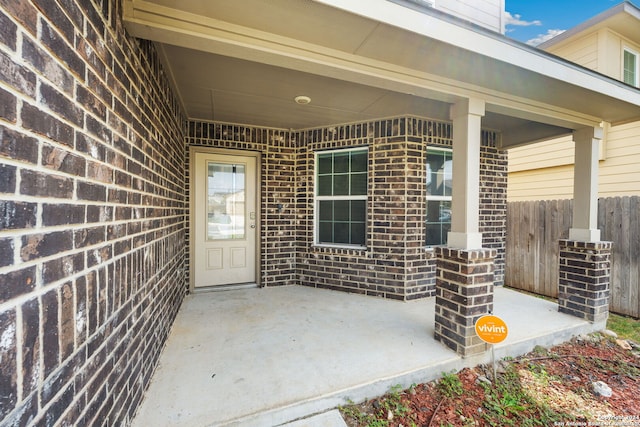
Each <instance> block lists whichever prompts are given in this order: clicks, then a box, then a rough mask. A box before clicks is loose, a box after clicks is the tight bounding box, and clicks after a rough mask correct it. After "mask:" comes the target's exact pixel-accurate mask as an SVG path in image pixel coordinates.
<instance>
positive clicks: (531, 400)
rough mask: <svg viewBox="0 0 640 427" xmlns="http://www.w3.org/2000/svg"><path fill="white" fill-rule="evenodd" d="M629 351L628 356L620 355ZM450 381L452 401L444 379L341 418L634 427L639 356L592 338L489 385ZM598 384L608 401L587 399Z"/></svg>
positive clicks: (639, 413)
mask: <svg viewBox="0 0 640 427" xmlns="http://www.w3.org/2000/svg"><path fill="white" fill-rule="evenodd" d="M628 344H633V345H634V348H633V349H628V348H626V349H625V348H623V347H622V346H625V347H628ZM621 345H622V346H621ZM455 376H457V380H456V379H455V378H453V374H448V375H447V378H448V380H450V381H451V380H452V379H453V380H454V381H453V382H455V383H456V391H455V392H454V393H451V392H450V391H447V390H449V389H447V388H445V387H443V381H445V379H444V378H443V379H441V380H439V381H432V382H430V383H425V384H419V385H416V386H413V387H411V388H410V389H408V390H403V391H401V392H400V391H397V390H396V391H395V394H393V395H392V396H393V397H390V396H389V395H388V396H384V397H381V398H379V399H374V400H369V401H367V402H364V403H362V404H358V405H350V406H349V407H346V408H342V413H343V417H344V418H345V421H346V422H347V425H349V426H351V427H359V426H390V427H398V426H402V427H409V426H502V425H513V426H521V425H531V426H535V425H555V426H563V425H564V426H569V425H594V426H595V425H602V426H604V425H609V426H640V349H638V347H637V346H636V345H635V344H634V343H630V342H628V341H622V340H618V341H616V340H615V339H614V338H610V337H604V336H601V335H599V334H594V335H590V336H586V337H579V338H574V339H573V340H572V341H570V342H567V343H565V344H562V345H559V346H556V347H553V348H551V349H548V350H547V349H543V348H536V350H535V351H534V352H532V353H529V354H527V355H524V356H522V357H519V358H517V359H512V360H506V361H501V362H500V369H499V374H498V381H497V382H496V383H495V384H494V383H492V382H490V381H489V380H488V379H490V378H492V369H491V367H489V366H478V367H475V368H471V369H464V370H462V371H460V372H458V373H457V374H455ZM458 380H459V381H458ZM597 381H602V382H604V383H606V385H608V386H609V387H610V388H611V390H612V395H611V396H610V397H603V396H600V395H597V394H596V393H595V392H594V388H593V383H594V382H597ZM394 399H395V400H394ZM396 408H399V409H396Z"/></svg>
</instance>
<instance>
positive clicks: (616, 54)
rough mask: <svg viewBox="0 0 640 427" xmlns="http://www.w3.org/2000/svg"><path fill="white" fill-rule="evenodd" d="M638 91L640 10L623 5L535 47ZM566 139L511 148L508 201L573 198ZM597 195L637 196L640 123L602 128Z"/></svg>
mask: <svg viewBox="0 0 640 427" xmlns="http://www.w3.org/2000/svg"><path fill="white" fill-rule="evenodd" d="M538 47H539V48H541V49H544V50H545V51H547V52H549V53H552V54H554V55H558V56H560V57H562V58H566V59H568V60H570V61H573V62H575V63H576V64H579V65H582V66H584V67H587V68H589V69H591V70H594V71H597V72H599V73H602V74H604V75H607V76H609V77H612V78H614V79H617V80H620V81H623V82H625V83H627V84H628V85H630V86H634V87H640V8H638V7H636V6H634V5H633V4H632V3H630V2H624V3H621V4H619V5H617V6H614V7H612V8H611V9H608V10H607V11H605V12H603V13H601V14H600V15H597V16H595V17H594V18H592V19H590V20H588V21H586V22H584V23H583V24H580V25H578V26H577V27H575V28H572V29H570V30H568V31H565V32H564V33H562V34H560V35H558V36H556V37H554V38H553V39H551V40H549V41H547V42H546V43H544V44H541V45H540V46H538ZM573 164H574V156H573V141H572V140H571V137H570V136H566V137H562V138H556V139H552V140H549V141H547V142H543V143H540V144H535V145H529V146H525V147H518V148H513V149H511V150H509V187H508V188H509V191H508V200H510V201H521V200H545V199H546V200H549V199H570V198H572V197H573ZM599 164H600V169H599V175H600V179H599V180H600V184H599V187H598V194H599V195H600V196H601V197H615V196H637V195H640V166H639V165H640V122H631V123H626V124H622V125H618V126H610V125H609V124H605V133H604V138H603V139H602V142H601V143H600V148H599Z"/></svg>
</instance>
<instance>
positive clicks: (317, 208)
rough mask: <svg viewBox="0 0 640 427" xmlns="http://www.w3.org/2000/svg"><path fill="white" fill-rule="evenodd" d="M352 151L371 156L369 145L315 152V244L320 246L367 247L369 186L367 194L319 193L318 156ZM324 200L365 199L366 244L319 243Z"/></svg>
mask: <svg viewBox="0 0 640 427" xmlns="http://www.w3.org/2000/svg"><path fill="white" fill-rule="evenodd" d="M352 151H365V152H366V153H367V158H368V157H369V147H353V148H338V149H335V150H323V151H316V152H315V153H314V165H315V167H314V170H313V198H314V200H313V208H314V215H313V244H314V246H318V247H328V248H342V249H366V248H367V246H366V242H367V224H368V206H369V203H368V200H369V194H368V193H369V189H368V188H367V194H364V195H353V196H352V195H347V196H319V195H318V157H319V156H320V155H322V154H327V153H333V154H336V153H346V152H352ZM368 184H369V165H368V164H367V187H368ZM323 200H364V201H365V205H366V206H367V212H365V215H367V216H366V217H365V231H364V232H365V236H364V240H365V244H364V245H350V244H347V243H319V241H318V240H319V235H320V202H321V201H323Z"/></svg>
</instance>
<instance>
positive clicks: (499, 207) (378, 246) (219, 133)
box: [186, 117, 506, 300]
mask: <svg viewBox="0 0 640 427" xmlns="http://www.w3.org/2000/svg"><path fill="white" fill-rule="evenodd" d="M496 139H497V135H496V134H495V133H492V132H483V144H482V152H481V161H482V165H481V183H480V185H481V198H482V199H481V205H480V206H481V212H480V217H481V231H482V232H483V233H484V245H485V246H486V247H488V248H492V249H496V251H497V253H498V259H497V260H496V282H497V283H498V284H500V283H502V282H501V280H502V276H503V275H502V271H503V270H504V224H505V215H506V156H505V154H504V153H503V152H500V151H499V150H497V149H496ZM194 145H195V146H207V147H215V148H222V149H236V150H249V151H258V152H260V153H261V182H260V185H261V190H262V194H261V200H262V201H263V204H264V205H263V207H262V211H261V226H262V227H261V251H260V252H261V269H260V271H261V278H260V281H261V284H262V285H267V286H271V285H285V284H303V285H309V286H316V287H322V288H328V289H337V290H343V291H348V292H358V293H363V294H367V295H374V296H381V297H386V298H394V299H403V300H406V299H414V298H420V297H425V296H433V295H434V292H435V268H436V267H435V262H436V260H435V254H434V252H433V250H432V249H428V248H426V247H425V228H424V218H425V203H424V197H425V192H426V188H425V179H424V175H425V172H426V170H425V169H426V150H427V147H428V146H441V147H450V146H451V124H450V123H446V122H436V121H430V120H425V119H419V118H414V117H399V118H395V119H389V120H378V121H372V122H366V123H357V124H350V125H340V126H335V127H327V128H321V129H309V130H304V131H297V132H296V131H293V132H292V131H288V130H281V129H259V128H254V127H248V126H238V125H232V124H223V123H208V122H198V121H192V122H189V125H188V131H187V138H186V146H187V147H186V151H187V157H188V148H189V147H190V146H194ZM359 146H367V147H369V182H368V188H369V190H368V191H369V194H368V198H369V203H368V207H369V208H368V209H369V211H368V227H367V229H368V231H367V248H366V249H337V248H328V247H318V246H314V242H313V238H314V237H313V236H314V230H313V226H314V222H313V218H314V188H313V185H314V168H315V166H314V161H315V160H314V153H315V152H316V151H318V150H326V149H338V148H348V147H359ZM188 170H189V168H188V166H187V178H186V182H187V187H188V183H189V177H188ZM188 193H189V192H188V191H187V197H188ZM279 206H281V207H282V209H279V208H278V207H279ZM187 241H188V236H187Z"/></svg>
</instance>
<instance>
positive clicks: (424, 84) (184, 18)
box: [124, 0, 640, 145]
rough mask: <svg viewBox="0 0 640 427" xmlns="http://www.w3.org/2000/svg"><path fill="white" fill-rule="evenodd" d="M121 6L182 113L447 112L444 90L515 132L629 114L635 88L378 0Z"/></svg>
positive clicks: (215, 0) (286, 116) (209, 0)
mask: <svg viewBox="0 0 640 427" xmlns="http://www.w3.org/2000/svg"><path fill="white" fill-rule="evenodd" d="M346 9H348V10H346ZM124 14H125V22H126V25H127V27H128V30H129V31H130V32H131V33H132V34H133V35H135V36H138V37H141V38H146V39H150V40H153V41H155V42H156V43H157V45H158V47H159V50H160V52H161V56H162V57H163V59H164V62H165V65H166V66H167V68H168V71H169V73H170V75H171V78H172V79H173V82H174V85H175V87H176V89H177V92H178V94H179V96H180V98H181V101H182V103H183V106H184V108H185V111H186V113H187V115H188V116H189V117H190V118H192V119H200V120H215V121H224V122H234V123H244V124H250V125H257V126H269V127H278V128H293V129H303V128H309V127H316V126H325V125H331V124H336V123H344V122H353V121H361V120H369V119H374V118H380V117H387V116H396V115H401V114H411V115H418V116H426V117H432V118H436V119H448V111H449V106H450V105H451V104H452V103H454V102H456V101H457V100H459V99H461V98H464V97H479V98H482V99H484V100H486V102H487V114H486V116H485V118H484V119H483V126H484V127H487V128H491V129H497V130H501V131H502V132H503V135H504V138H503V139H504V143H505V145H518V144H523V143H528V142H532V141H536V140H540V139H543V138H548V137H551V136H557V135H561V134H566V133H568V132H570V131H571V130H572V129H577V128H580V127H584V126H595V125H597V124H598V123H600V122H601V121H603V120H604V121H608V122H612V123H621V122H628V121H632V120H636V119H639V118H640V92H639V91H637V90H634V89H632V88H629V87H627V86H625V85H623V84H621V83H619V82H616V81H614V80H611V79H608V78H606V77H603V76H601V75H596V74H595V73H593V72H590V71H586V70H583V69H581V68H579V67H578V66H576V65H573V64H569V63H567V62H564V61H562V60H560V59H558V58H555V57H552V56H550V55H547V54H545V53H543V52H541V51H538V50H536V49H533V48H530V47H528V46H525V45H523V44H520V43H517V42H514V41H511V40H509V39H507V38H505V37H503V36H501V35H499V34H495V33H492V32H490V31H487V30H484V29H481V28H479V27H476V26H473V25H471V24H468V23H464V22H462V21H460V20H456V19H454V18H451V17H449V16H448V15H444V14H440V13H438V12H437V11H433V10H429V9H424V10H419V11H417V10H413V9H410V8H406V7H403V6H401V5H398V4H396V3H392V2H388V1H385V0H368V1H367V2H366V4H364V3H363V4H359V3H358V2H353V1H346V0H315V1H311V0H305V1H301V0H270V1H269V2H265V1H263V0H234V1H227V0H191V1H188V2H178V1H175V0H149V1H143V0H125V13H124ZM298 95H306V96H309V97H310V98H311V103H310V104H308V105H298V104H296V103H295V102H294V101H293V99H294V98H295V97H296V96H298Z"/></svg>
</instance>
